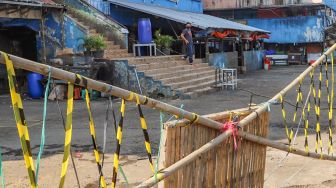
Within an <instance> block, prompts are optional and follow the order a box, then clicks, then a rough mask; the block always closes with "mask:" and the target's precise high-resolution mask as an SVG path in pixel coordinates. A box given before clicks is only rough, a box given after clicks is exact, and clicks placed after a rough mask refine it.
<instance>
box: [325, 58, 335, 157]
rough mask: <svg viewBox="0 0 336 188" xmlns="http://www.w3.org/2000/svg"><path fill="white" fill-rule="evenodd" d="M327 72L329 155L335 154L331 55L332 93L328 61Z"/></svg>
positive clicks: (332, 81) (332, 60) (332, 83)
mask: <svg viewBox="0 0 336 188" xmlns="http://www.w3.org/2000/svg"><path fill="white" fill-rule="evenodd" d="M325 71H326V73H325V74H326V89H327V93H328V107H329V109H328V125H329V126H328V129H329V131H328V132H329V134H328V135H329V142H328V154H330V153H331V154H332V153H333V139H332V136H333V135H332V120H333V102H334V57H333V54H332V55H331V72H332V73H331V74H332V75H331V76H332V78H331V88H332V89H331V93H330V90H329V76H328V61H327V60H326V64H325Z"/></svg>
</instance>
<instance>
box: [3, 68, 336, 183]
mask: <svg viewBox="0 0 336 188" xmlns="http://www.w3.org/2000/svg"><path fill="white" fill-rule="evenodd" d="M305 68H306V67H305V66H289V67H275V68H273V69H272V70H271V71H268V72H267V71H263V70H261V71H256V72H251V73H249V74H244V75H241V76H240V77H239V78H240V81H239V88H240V89H239V90H236V91H227V90H224V91H218V92H215V93H212V94H208V95H203V96H201V97H197V98H194V99H191V100H172V101H166V102H167V103H169V104H172V105H175V106H180V105H181V104H184V106H185V109H187V110H189V111H193V112H196V113H198V114H209V113H215V112H220V111H226V110H231V109H237V108H242V107H246V106H247V105H248V104H249V103H250V99H251V92H253V93H255V94H257V95H254V96H253V97H252V102H253V103H261V102H264V101H266V100H267V97H270V96H273V95H274V94H275V93H277V92H278V91H279V90H280V89H282V88H283V87H284V86H286V85H287V84H288V83H289V82H290V81H291V80H292V79H293V78H295V77H296V76H297V75H298V74H299V73H301V72H302V71H303V70H304V69H305ZM308 84H309V80H307V79H306V80H305V81H304V87H303V90H304V91H305V95H304V96H306V95H307V93H308V92H307V88H308ZM323 85H324V84H323ZM247 90H249V91H250V92H248V91H247ZM325 91H326V90H325V89H323V92H322V95H324V96H325V94H326V92H325ZM286 99H287V100H288V101H289V102H290V103H293V104H295V99H296V94H295V90H292V91H291V92H289V93H288V94H287V95H286ZM304 99H305V98H304ZM42 103H43V102H42V101H36V100H25V101H24V110H25V113H26V117H27V121H28V125H29V126H30V129H29V131H30V137H31V144H32V147H33V153H34V154H36V153H37V152H38V144H39V139H40V132H41V119H42V106H43V105H42ZM0 104H1V105H0V114H1V115H0V143H1V146H2V147H3V154H4V159H5V161H6V162H5V165H4V168H5V173H6V174H7V178H6V184H7V185H8V187H18V185H21V186H26V185H27V184H26V183H28V180H27V179H25V175H26V174H25V171H24V168H23V162H22V157H21V149H20V143H19V140H18V136H17V130H16V127H15V123H14V120H13V114H12V108H11V104H10V98H9V97H8V96H7V95H3V96H0ZM321 104H322V107H326V106H327V103H326V97H324V98H323V99H322V102H321ZM106 105H107V101H106V100H105V99H99V100H96V101H93V102H92V108H93V117H94V119H95V124H96V131H97V138H98V144H99V146H102V135H103V124H104V120H105V110H106ZM119 105H120V104H119V103H116V111H117V108H118V107H119ZM61 108H62V111H63V113H64V114H65V110H66V102H65V101H63V102H61ZM286 108H287V110H288V114H289V116H290V117H292V114H293V109H294V108H293V107H291V106H290V105H287V106H286ZM118 114H119V113H118ZM144 114H145V117H146V119H147V121H148V125H149V132H150V138H151V140H152V143H153V149H154V151H153V152H154V153H157V147H158V142H159V112H158V111H155V110H152V109H148V108H146V107H144ZM322 114H323V115H322V116H323V117H322V119H323V120H324V121H323V122H322V123H323V135H324V137H327V135H326V125H327V121H326V120H327V118H325V117H326V114H327V113H326V111H323V112H322ZM118 116H119V115H118ZM109 117H110V118H109V130H108V134H109V136H108V142H107V146H108V148H107V150H108V152H109V157H111V156H110V155H111V153H112V151H113V150H114V145H115V143H114V142H115V140H114V138H115V135H114V130H113V125H112V123H110V122H112V120H111V113H110V114H109ZM311 122H312V123H314V119H312V120H311ZM290 125H291V124H290ZM124 126H125V128H124V130H123V143H122V148H121V150H122V152H121V153H122V155H129V156H128V159H126V158H125V160H124V161H125V162H126V164H125V168H128V169H129V170H130V169H132V170H130V172H129V173H135V174H136V175H135V177H132V178H131V179H132V181H131V182H133V183H135V182H140V181H141V180H143V179H145V178H146V177H148V176H149V174H146V173H145V172H144V171H143V172H138V171H136V170H135V169H136V167H137V168H141V169H146V167H145V166H146V165H144V164H143V163H144V160H141V159H143V158H144V157H145V156H146V152H145V150H144V146H143V135H142V131H141V129H140V125H139V120H138V114H137V109H136V108H135V105H134V104H131V103H129V104H128V106H127V111H126V118H125V125H124ZM73 127H74V130H73V142H72V148H73V151H79V152H80V153H81V154H82V155H83V156H82V158H81V159H76V160H77V162H78V164H79V169H82V170H83V169H86V168H88V167H87V165H86V163H84V162H85V161H89V160H92V159H93V157H92V156H91V153H90V154H89V153H88V152H89V151H91V137H90V134H89V129H88V118H87V110H86V108H85V103H84V102H83V101H75V107H74V118H73ZM269 132H270V134H269V138H271V139H273V140H279V141H282V142H285V140H286V139H285V138H286V136H285V133H284V129H283V125H282V118H281V108H280V106H279V105H278V106H271V125H270V131H269ZM310 133H314V130H313V129H310ZM302 134H303V131H302V129H300V131H299V133H298V141H297V143H298V144H299V145H298V146H300V147H301V146H302V144H303V140H302ZM311 137H312V138H311V139H312V141H311V142H310V143H311V146H313V145H314V142H313V138H314V135H311ZM46 140H47V141H46V149H45V154H46V157H45V158H44V159H43V161H42V162H45V163H46V164H44V165H47V164H48V165H50V168H45V167H43V168H42V171H41V172H45V174H48V173H50V174H49V175H48V177H50V178H45V179H43V178H42V179H43V180H42V181H41V183H42V185H41V187H48V186H50V185H53V186H54V184H57V181H58V178H53V177H55V176H56V177H58V174H59V170H58V169H59V167H58V166H60V165H57V164H56V165H55V164H54V163H55V162H54V161H58V162H59V164H60V163H61V155H60V154H61V153H62V150H63V142H64V131H63V127H62V121H61V118H60V115H59V113H58V110H57V105H56V103H55V102H49V103H48V118H47V129H46ZM325 143H327V142H325ZM325 145H326V144H325ZM268 151H269V152H268V154H267V169H266V176H265V178H266V179H265V187H284V186H291V185H308V184H311V185H310V186H315V185H313V184H318V186H319V187H321V186H322V187H323V186H326V187H327V186H328V185H331V183H330V181H332V182H333V181H335V180H334V179H336V177H335V176H336V170H335V168H331V167H330V165H331V164H334V163H330V162H324V161H317V162H316V160H313V161H311V160H310V159H303V158H302V157H294V156H293V155H290V156H289V157H288V158H287V159H286V160H285V161H284V162H281V163H279V162H280V161H281V160H282V158H283V156H284V155H285V154H286V153H284V152H280V151H276V150H274V149H268ZM110 159H111V158H110ZM17 160H20V161H17ZM83 161H84V162H83ZM142 161H143V162H142ZM107 164H108V165H107V166H112V165H110V164H109V163H107ZM307 164H309V165H308V166H307ZM92 165H93V166H92V169H94V170H95V171H96V167H95V166H94V163H92ZM132 165H133V166H132ZM51 166H52V167H51ZM277 166H280V167H277ZM275 167H277V168H275ZM303 167H304V168H303ZM313 167H314V168H313ZM315 167H316V169H315ZM301 168H303V170H301V171H300V169H301ZM50 169H55V170H52V171H50ZM56 169H57V170H56ZM69 169H70V172H69V174H71V167H70V168H69ZM90 169H91V167H90V168H89V170H88V169H86V171H85V172H81V175H82V176H81V177H83V178H84V177H85V178H84V179H85V180H83V182H82V183H83V184H82V185H89V184H90V183H95V182H96V181H95V180H94V179H92V178H90V177H91V176H90V174H89V173H88V172H91V171H90ZM311 169H314V170H313V171H312V170H311ZM13 170H14V172H13ZM106 170H108V169H106ZM111 170H112V169H110V172H111ZM17 171H18V172H19V173H17ZM21 171H22V173H21ZM297 171H299V172H298V173H296V172H297ZM318 171H323V175H316V172H318ZM18 174H19V175H18ZM42 174H43V173H42ZM293 174H294V176H293ZM301 174H304V176H303V177H305V178H298V177H300V175H301ZM12 175H13V176H16V175H17V176H18V177H16V178H13V177H12ZM72 175H73V174H72ZM41 176H42V175H41ZM70 176H71V175H70ZM109 176H110V175H109ZM131 176H132V175H131ZM292 176H293V177H292ZM94 177H96V176H94ZM140 177H143V178H140ZM313 177H314V178H313ZM18 179H19V180H20V181H18ZM282 180H286V181H282ZM294 180H295V181H294ZM300 180H301V181H300ZM120 181H122V180H120ZM324 181H327V182H324ZM67 182H68V183H69V185H73V186H75V185H76V184H75V181H74V179H73V177H72V178H69V180H68V181H67ZM322 182H324V183H322ZM43 185H44V186H43Z"/></svg>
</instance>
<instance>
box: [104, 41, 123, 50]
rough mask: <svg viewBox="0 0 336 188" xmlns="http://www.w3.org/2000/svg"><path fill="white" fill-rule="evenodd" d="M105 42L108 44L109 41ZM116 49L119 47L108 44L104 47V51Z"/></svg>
mask: <svg viewBox="0 0 336 188" xmlns="http://www.w3.org/2000/svg"><path fill="white" fill-rule="evenodd" d="M107 42H110V41H107ZM118 49H121V48H120V45H110V44H107V46H106V50H118Z"/></svg>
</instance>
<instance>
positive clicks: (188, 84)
mask: <svg viewBox="0 0 336 188" xmlns="http://www.w3.org/2000/svg"><path fill="white" fill-rule="evenodd" d="M207 82H213V83H214V82H215V74H213V75H209V76H204V77H201V78H195V79H191V80H183V81H181V82H176V83H172V84H168V85H170V86H171V87H172V88H173V89H178V90H182V91H183V92H184V93H186V92H189V91H191V90H189V89H190V88H191V89H192V87H193V86H196V85H198V84H202V83H207ZM183 89H184V90H183ZM185 90H186V91H185Z"/></svg>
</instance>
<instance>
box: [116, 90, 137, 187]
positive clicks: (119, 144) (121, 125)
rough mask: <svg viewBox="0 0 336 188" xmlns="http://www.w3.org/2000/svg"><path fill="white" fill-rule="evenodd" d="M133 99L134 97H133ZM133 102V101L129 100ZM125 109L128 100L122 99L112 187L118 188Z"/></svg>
mask: <svg viewBox="0 0 336 188" xmlns="http://www.w3.org/2000/svg"><path fill="white" fill-rule="evenodd" d="M131 97H133V95H131ZM129 100H131V99H129ZM125 108H126V100H125V99H122V101H121V107H120V113H121V116H120V121H119V124H118V130H117V139H116V145H117V147H116V151H115V153H114V161H113V176H112V187H113V188H115V187H116V183H117V174H118V169H119V157H120V147H121V141H122V129H123V124H124V117H125Z"/></svg>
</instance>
